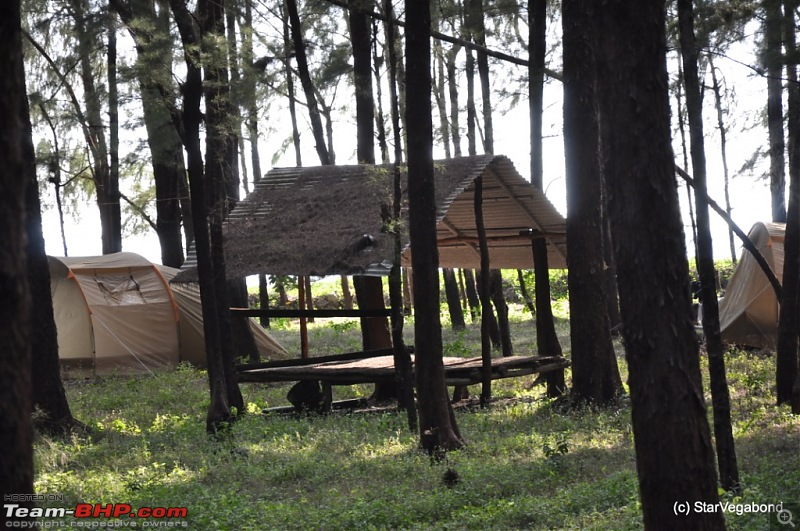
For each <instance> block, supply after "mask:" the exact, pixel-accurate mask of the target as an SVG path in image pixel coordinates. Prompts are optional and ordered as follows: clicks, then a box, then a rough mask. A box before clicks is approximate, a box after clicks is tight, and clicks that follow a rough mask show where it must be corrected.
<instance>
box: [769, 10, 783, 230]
mask: <svg viewBox="0 0 800 531" xmlns="http://www.w3.org/2000/svg"><path fill="white" fill-rule="evenodd" d="M782 21H783V17H782V14H781V0H764V41H765V46H766V49H765V50H764V66H765V67H766V69H767V128H768V132H769V190H770V195H771V198H772V221H775V222H778V223H785V222H786V159H785V151H786V143H785V141H784V136H783V54H782V53H781V46H782V44H783V37H782V31H781V24H782Z"/></svg>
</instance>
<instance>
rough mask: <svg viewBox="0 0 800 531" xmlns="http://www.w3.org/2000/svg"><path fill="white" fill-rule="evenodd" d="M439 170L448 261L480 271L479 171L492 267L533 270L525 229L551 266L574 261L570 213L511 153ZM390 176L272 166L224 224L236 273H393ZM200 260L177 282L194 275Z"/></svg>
mask: <svg viewBox="0 0 800 531" xmlns="http://www.w3.org/2000/svg"><path fill="white" fill-rule="evenodd" d="M434 169H435V178H436V204H437V207H438V209H437V210H438V212H437V239H438V241H439V264H440V265H441V266H442V267H463V268H473V269H477V268H479V267H480V254H479V252H478V232H477V228H476V223H475V215H474V204H473V202H474V190H475V179H476V178H477V177H479V176H482V177H483V216H484V223H485V226H486V236H487V239H488V241H489V258H490V262H491V267H492V268H493V269H495V268H496V269H504V268H510V269H527V268H531V267H532V265H533V259H532V252H531V239H530V237H525V236H520V232H521V231H525V230H532V231H534V234H537V235H538V236H539V237H545V238H546V240H547V243H548V259H549V264H550V267H551V268H564V267H566V235H565V232H566V222H565V220H564V218H563V217H562V216H561V215H560V214H559V213H558V211H557V210H556V209H555V207H554V206H553V205H552V204H551V203H550V201H548V200H547V198H546V197H545V196H544V194H543V193H542V192H541V191H539V190H538V189H537V188H535V187H534V186H532V185H531V184H530V183H529V182H527V181H526V180H525V179H523V178H522V177H521V176H520V174H519V173H518V172H517V170H516V169H515V168H514V165H513V164H512V162H511V161H510V160H509V159H508V158H506V157H504V156H501V155H483V156H475V157H459V158H454V159H447V160H439V161H435V163H434ZM406 170H407V168H406V167H402V168H401V173H402V176H403V177H402V180H403V185H402V189H403V195H404V202H403V203H404V205H403V209H402V211H403V214H402V217H403V220H404V222H403V226H402V227H401V230H402V229H403V228H404V227H407V216H408V197H407V195H406V193H407V186H406ZM392 176H393V167H392V166H375V165H357V166H317V167H308V168H277V169H274V170H272V171H270V172H269V173H268V174H267V175H266V176H264V178H262V179H261V180H260V181H259V182H258V184H256V186H255V189H254V191H253V192H252V193H251V194H249V195H248V196H247V197H246V198H245V199H244V200H242V201H241V202H239V203H238V204H237V205H236V207H235V208H234V210H233V211H232V212H231V214H230V216H229V217H228V219H227V221H226V222H225V224H224V228H223V231H224V239H225V260H226V265H227V273H228V276H230V277H231V278H236V277H243V276H247V275H253V274H258V273H268V274H293V275H298V274H299V275H314V276H323V275H332V274H385V273H386V272H388V270H389V268H390V267H391V263H392V259H393V256H392V254H393V236H392V235H391V234H389V233H388V232H387V230H386V227H387V215H388V214H387V213H388V212H391V205H392ZM402 241H403V248H404V251H403V257H402V262H403V264H404V265H410V253H411V252H412V251H413V242H412V243H411V244H409V241H408V235H407V232H405V233H404V235H403V239H402ZM193 258H194V257H193V256H192V257H190V260H187V264H185V266H184V269H185V271H184V272H183V273H182V274H181V275H180V277H179V278H178V279H176V280H177V281H184V282H187V281H193V280H196V268H193V265H194V264H193V263H192V262H193V260H192V259H193Z"/></svg>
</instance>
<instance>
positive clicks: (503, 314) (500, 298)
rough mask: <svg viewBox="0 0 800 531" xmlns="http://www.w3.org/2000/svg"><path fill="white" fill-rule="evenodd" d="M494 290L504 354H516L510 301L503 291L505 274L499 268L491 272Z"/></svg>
mask: <svg viewBox="0 0 800 531" xmlns="http://www.w3.org/2000/svg"><path fill="white" fill-rule="evenodd" d="M489 279H490V286H491V290H492V292H491V293H492V304H494V309H495V312H497V325H498V329H499V332H500V347H501V348H502V349H503V356H513V355H514V345H513V344H512V343H511V325H510V324H509V322H508V303H507V302H506V296H505V294H504V293H503V275H502V274H501V272H500V270H499V269H492V270H491V272H490V273H489Z"/></svg>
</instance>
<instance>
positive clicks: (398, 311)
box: [383, 0, 419, 432]
mask: <svg viewBox="0 0 800 531" xmlns="http://www.w3.org/2000/svg"><path fill="white" fill-rule="evenodd" d="M383 9H384V11H385V12H386V13H391V12H392V2H391V0H384V1H383ZM393 20H394V18H393V17H390V20H389V21H387V22H386V23H385V28H384V30H385V33H386V40H387V42H389V43H394V42H395V41H396V40H397V38H396V35H395V27H394V22H393ZM387 48H388V53H387V55H388V61H389V99H390V107H391V119H392V136H393V139H394V167H393V175H392V181H393V182H392V185H393V186H392V216H393V218H394V220H393V221H394V223H392V226H393V227H394V229H395V233H394V263H393V264H392V270H391V272H390V273H389V297H390V299H391V305H392V347H393V349H394V353H393V355H394V366H395V382H396V384H397V397H398V405H399V407H400V408H401V409H405V410H406V415H407V418H408V429H409V430H410V431H411V432H416V431H417V429H418V427H419V419H418V416H417V406H416V404H415V402H414V373H413V370H412V368H411V356H410V354H409V351H408V347H406V344H405V340H404V339H403V325H404V314H405V304H406V300H407V297H406V296H405V294H404V293H403V278H402V277H403V275H402V271H401V267H400V260H401V253H402V238H401V237H402V233H401V232H400V231H401V230H402V226H401V224H400V223H399V220H400V216H401V209H402V206H403V190H402V182H401V181H402V179H401V174H400V162H401V161H402V159H403V141H402V135H401V133H400V102H399V101H398V97H397V75H398V74H397V70H398V69H397V66H398V64H399V60H398V57H397V53H396V51H397V50H396V48H395V47H394V46H393V45H390V46H387ZM406 286H407V283H406Z"/></svg>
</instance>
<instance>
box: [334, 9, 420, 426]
mask: <svg viewBox="0 0 800 531" xmlns="http://www.w3.org/2000/svg"><path fill="white" fill-rule="evenodd" d="M383 9H384V11H385V12H386V13H391V12H392V0H384V2H383ZM393 20H394V18H393V17H389V21H388V22H386V24H385V32H386V41H387V42H389V43H394V42H395V41H396V35H395V27H394V22H393ZM388 60H389V99H390V107H391V118H392V136H393V139H394V162H395V163H394V168H393V175H392V181H393V182H392V185H393V186H392V217H393V218H394V219H393V223H392V224H391V226H392V227H393V228H394V231H395V232H394V262H393V264H392V270H391V272H390V273H389V297H390V300H391V306H392V348H393V349H394V351H393V357H394V366H395V383H396V385H397V397H398V405H399V407H400V409H405V411H406V415H407V418H408V429H409V431H411V432H416V431H417V429H418V427H419V420H418V417H417V406H416V403H415V402H414V383H413V382H414V373H413V370H412V367H411V356H410V354H409V351H408V348H407V347H406V344H405V340H404V339H403V325H404V313H405V307H404V305H405V302H404V298H405V297H404V294H403V278H402V271H401V267H400V261H401V256H402V238H401V236H402V233H401V232H400V230H401V225H400V223H399V220H400V217H401V210H402V206H403V190H402V182H401V181H402V179H401V174H400V161H401V160H402V159H403V148H402V145H403V144H402V135H401V133H400V102H399V101H398V97H397V65H398V62H399V61H398V58H397V53H396V48H395V47H394V45H393V44H391V45H390V46H388ZM343 278H344V277H343Z"/></svg>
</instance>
